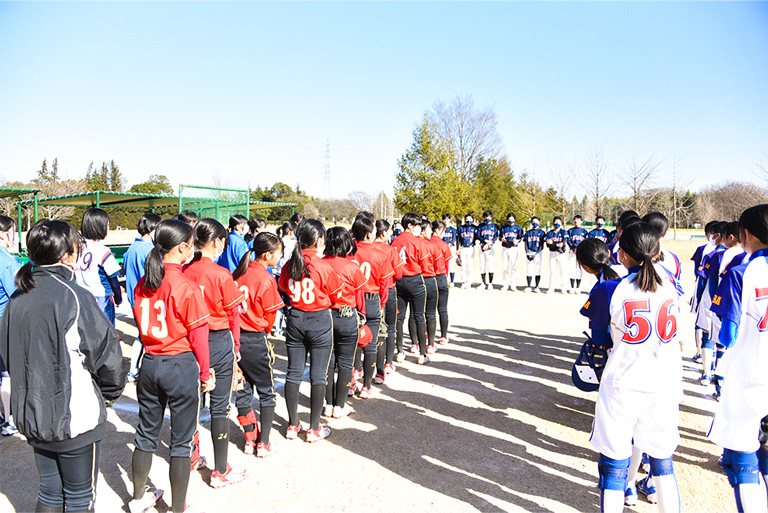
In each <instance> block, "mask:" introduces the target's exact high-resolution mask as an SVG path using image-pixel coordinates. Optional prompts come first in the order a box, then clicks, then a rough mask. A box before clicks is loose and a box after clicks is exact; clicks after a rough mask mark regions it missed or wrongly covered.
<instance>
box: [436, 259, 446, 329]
mask: <svg viewBox="0 0 768 513" xmlns="http://www.w3.org/2000/svg"><path fill="white" fill-rule="evenodd" d="M435 280H436V282H437V314H438V316H439V317H440V338H447V337H448V290H449V289H448V277H447V275H445V274H438V275H437V276H436V278H435Z"/></svg>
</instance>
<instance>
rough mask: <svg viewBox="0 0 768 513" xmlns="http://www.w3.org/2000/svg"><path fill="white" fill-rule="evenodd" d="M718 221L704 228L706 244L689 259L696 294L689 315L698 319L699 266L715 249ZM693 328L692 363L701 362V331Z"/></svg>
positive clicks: (697, 327) (695, 325)
mask: <svg viewBox="0 0 768 513" xmlns="http://www.w3.org/2000/svg"><path fill="white" fill-rule="evenodd" d="M717 224H718V221H710V222H708V223H707V224H706V225H705V226H704V237H705V238H706V240H707V243H706V244H703V245H701V246H699V247H698V248H696V251H695V252H694V253H693V256H692V257H691V260H693V274H694V279H695V282H694V283H695V286H694V290H695V291H697V293H694V294H693V297H692V298H691V313H693V314H696V315H697V317H698V312H699V301H698V291H699V290H700V287H699V285H700V284H699V280H702V279H703V278H701V276H699V267H700V266H701V262H702V260H703V259H704V257H706V256H707V255H709V254H710V253H711V252H712V251H714V249H715V244H714V241H713V240H712V235H713V234H712V231H713V229H714V228H715V227H716V226H717ZM694 327H695V339H696V354H695V355H693V361H694V362H695V363H698V362H701V340H702V336H703V331H704V330H703V329H702V328H700V327H699V326H698V324H697V323H694Z"/></svg>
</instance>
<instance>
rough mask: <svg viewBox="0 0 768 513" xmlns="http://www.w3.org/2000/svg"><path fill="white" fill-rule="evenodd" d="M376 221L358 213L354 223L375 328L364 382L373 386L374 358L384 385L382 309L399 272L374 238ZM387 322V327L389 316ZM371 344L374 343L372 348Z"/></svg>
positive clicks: (368, 320) (369, 313)
mask: <svg viewBox="0 0 768 513" xmlns="http://www.w3.org/2000/svg"><path fill="white" fill-rule="evenodd" d="M375 223H376V221H375V219H371V218H370V217H368V216H360V215H358V218H357V219H355V222H354V223H353V224H352V235H353V236H354V238H355V246H356V249H355V251H354V256H353V257H352V261H353V262H355V263H356V264H358V265H359V266H360V271H361V272H362V273H363V276H365V278H366V281H365V285H364V286H363V293H364V294H365V323H366V325H368V327H369V328H370V329H371V337H372V339H371V343H370V344H368V345H367V346H365V347H364V348H363V353H364V358H363V359H364V362H363V384H364V385H365V383H368V389H369V390H370V383H371V381H370V379H366V378H368V376H369V375H372V374H373V364H374V362H375V363H376V377H375V380H376V384H377V385H381V384H383V383H384V381H385V380H386V369H385V367H386V365H387V363H386V357H387V344H386V337H384V340H385V342H384V343H379V340H380V339H381V337H380V336H379V332H380V331H381V330H380V327H381V321H382V311H383V310H384V309H385V307H386V304H387V301H388V300H389V297H388V293H389V283H390V278H391V277H392V276H394V275H395V270H394V269H393V268H392V254H391V253H390V252H389V251H387V250H386V249H385V248H383V247H380V246H379V245H378V244H374V242H373V241H374V239H375V238H376V224H375ZM384 326H385V327H386V320H385V323H384ZM334 328H335V325H334ZM369 346H372V347H371V348H370V349H368V347H369ZM340 381H341V378H340ZM361 397H362V392H361Z"/></svg>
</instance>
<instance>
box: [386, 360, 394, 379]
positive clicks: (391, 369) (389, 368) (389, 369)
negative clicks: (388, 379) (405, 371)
mask: <svg viewBox="0 0 768 513" xmlns="http://www.w3.org/2000/svg"><path fill="white" fill-rule="evenodd" d="M394 373H395V364H394V363H386V364H384V375H385V376H387V375H389V374H394Z"/></svg>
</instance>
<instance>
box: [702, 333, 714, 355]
mask: <svg viewBox="0 0 768 513" xmlns="http://www.w3.org/2000/svg"><path fill="white" fill-rule="evenodd" d="M701 348H702V349H712V350H713V351H714V349H715V341H714V340H712V339H710V338H709V332H708V331H705V332H704V334H703V335H702V337H701Z"/></svg>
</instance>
